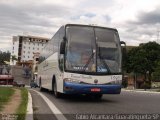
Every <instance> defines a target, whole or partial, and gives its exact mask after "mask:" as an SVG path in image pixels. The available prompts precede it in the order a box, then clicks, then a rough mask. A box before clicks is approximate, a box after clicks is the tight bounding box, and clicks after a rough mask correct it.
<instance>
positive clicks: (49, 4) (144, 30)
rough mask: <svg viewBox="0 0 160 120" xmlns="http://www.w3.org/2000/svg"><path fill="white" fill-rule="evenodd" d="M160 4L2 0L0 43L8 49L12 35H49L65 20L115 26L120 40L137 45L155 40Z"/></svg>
mask: <svg viewBox="0 0 160 120" xmlns="http://www.w3.org/2000/svg"><path fill="white" fill-rule="evenodd" d="M159 5H160V2H159V0H154V1H150V0H141V1H139V0H128V1H124V0H94V1H93V0H67V1H66V0H56V1H55V0H34V1H33V0H8V1H7V0H1V1H0V45H1V46H2V47H3V49H5V48H6V50H7V49H8V48H9V47H10V44H11V41H12V36H14V35H22V34H29V35H37V36H44V37H48V38H51V37H52V36H53V34H54V33H55V32H56V31H57V30H58V28H59V27H60V26H61V25H63V24H66V23H76V24H96V25H100V26H106V27H113V28H117V29H118V31H119V34H120V37H121V40H124V41H126V42H127V44H128V45H138V44H139V43H141V42H147V41H150V40H152V41H153V40H155V39H156V35H157V34H156V32H157V30H158V29H159V28H160V12H159V11H160V8H159ZM2 47H1V48H0V49H2Z"/></svg>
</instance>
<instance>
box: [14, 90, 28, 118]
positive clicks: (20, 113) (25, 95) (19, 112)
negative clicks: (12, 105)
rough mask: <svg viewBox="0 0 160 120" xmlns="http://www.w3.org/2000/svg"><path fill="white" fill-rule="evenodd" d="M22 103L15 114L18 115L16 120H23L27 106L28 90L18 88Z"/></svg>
mask: <svg viewBox="0 0 160 120" xmlns="http://www.w3.org/2000/svg"><path fill="white" fill-rule="evenodd" d="M20 90H21V97H22V101H21V104H20V106H19V107H18V110H17V112H16V114H17V115H18V118H17V120H25V116H26V113H27V104H28V90H27V89H26V88H20Z"/></svg>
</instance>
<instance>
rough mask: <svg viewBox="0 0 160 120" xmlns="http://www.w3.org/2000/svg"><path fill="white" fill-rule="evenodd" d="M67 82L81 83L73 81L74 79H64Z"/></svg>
mask: <svg viewBox="0 0 160 120" xmlns="http://www.w3.org/2000/svg"><path fill="white" fill-rule="evenodd" d="M64 81H65V82H71V83H80V82H81V81H80V80H76V79H72V78H64Z"/></svg>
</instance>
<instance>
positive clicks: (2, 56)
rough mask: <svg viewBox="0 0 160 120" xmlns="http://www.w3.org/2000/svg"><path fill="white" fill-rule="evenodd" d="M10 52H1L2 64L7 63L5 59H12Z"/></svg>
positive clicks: (0, 60) (0, 61) (0, 59)
mask: <svg viewBox="0 0 160 120" xmlns="http://www.w3.org/2000/svg"><path fill="white" fill-rule="evenodd" d="M10 55H11V54H10V52H9V51H7V52H0V64H1V65H3V64H6V63H5V61H10Z"/></svg>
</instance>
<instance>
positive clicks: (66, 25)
mask: <svg viewBox="0 0 160 120" xmlns="http://www.w3.org/2000/svg"><path fill="white" fill-rule="evenodd" d="M64 26H65V27H67V26H84V27H97V28H104V29H110V30H114V31H116V32H117V29H116V28H110V27H103V26H97V25H92V24H91V25H84V24H65V25H64Z"/></svg>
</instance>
